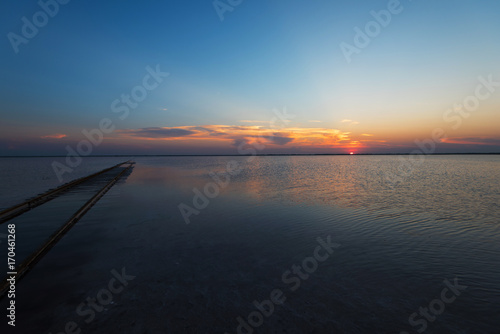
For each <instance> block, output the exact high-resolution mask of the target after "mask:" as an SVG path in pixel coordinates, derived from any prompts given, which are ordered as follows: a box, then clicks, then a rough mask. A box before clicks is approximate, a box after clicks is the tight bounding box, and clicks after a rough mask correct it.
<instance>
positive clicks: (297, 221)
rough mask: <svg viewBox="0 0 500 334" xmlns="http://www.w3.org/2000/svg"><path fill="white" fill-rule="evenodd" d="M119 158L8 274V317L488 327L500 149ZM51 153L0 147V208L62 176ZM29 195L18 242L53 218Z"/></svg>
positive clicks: (239, 325) (287, 329) (103, 163)
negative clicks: (56, 233) (112, 179)
mask: <svg viewBox="0 0 500 334" xmlns="http://www.w3.org/2000/svg"><path fill="white" fill-rule="evenodd" d="M57 159H59V160H58V161H63V158H57ZM128 159H129V158H128V157H127V158H120V157H113V158H109V157H107V158H104V157H103V158H97V157H95V158H85V159H84V160H83V163H82V164H81V166H78V167H76V168H75V169H74V172H73V173H70V174H67V175H66V176H65V181H69V180H71V179H75V178H77V177H81V176H84V175H87V174H90V173H93V172H97V171H98V170H100V169H103V168H106V167H110V166H112V165H114V164H116V163H118V162H121V161H126V160H128ZM132 159H133V160H134V161H136V162H137V164H136V165H135V167H134V170H133V172H132V173H131V174H130V176H128V178H127V179H126V180H122V181H121V182H119V183H118V184H116V185H115V186H114V187H113V188H112V189H111V190H110V191H109V192H108V193H107V194H106V195H105V196H104V197H103V198H102V199H101V200H100V201H99V202H98V203H97V204H96V205H95V206H94V207H93V208H92V209H91V210H90V211H89V212H88V213H87V214H86V215H85V216H84V217H83V218H82V220H81V221H79V222H78V223H77V224H76V225H75V227H74V228H73V229H72V230H71V231H70V232H69V233H68V234H67V235H66V236H65V237H64V238H63V239H62V240H61V241H60V242H59V243H58V244H57V245H56V246H55V247H54V248H53V249H52V250H51V251H50V252H49V253H48V254H47V255H46V256H45V257H44V258H43V260H42V261H41V262H40V263H38V264H37V266H36V267H35V268H34V269H33V270H32V271H31V272H30V273H29V274H28V275H27V276H26V278H24V279H23V280H22V281H21V282H19V283H18V285H17V288H16V308H17V316H16V321H17V322H16V327H18V328H17V329H16V331H17V332H23V333H24V332H26V333H32V332H33V333H34V332H37V333H42V332H43V333H50V332H51V333H54V334H55V333H60V332H65V331H66V332H68V330H67V328H70V331H69V332H71V331H76V330H77V329H81V331H82V333H86V332H88V333H115V332H116V333H118V332H126V333H221V334H222V333H229V334H232V333H253V332H255V333H349V334H355V333H370V334H373V333H395V334H396V333H398V334H399V333H405V332H406V333H422V332H424V331H425V333H492V334H494V333H498V328H500V288H499V286H498V283H499V282H500V266H499V260H500V186H499V184H500V156H499V155H444V156H427V157H423V159H422V161H421V163H419V164H414V165H412V166H413V168H412V169H411V170H409V169H408V168H407V167H405V165H404V162H403V160H404V159H405V158H404V157H398V156H259V157H245V156H234V157H231V156H225V157H136V158H132ZM402 159H403V160H402ZM406 159H407V158H406ZM53 160H54V158H8V159H7V158H2V159H0V168H1V170H2V173H1V176H0V181H1V183H0V184H2V192H1V197H0V208H6V207H8V206H10V205H13V204H16V203H17V202H20V201H22V200H24V199H26V198H28V197H31V196H34V195H36V194H38V193H40V192H42V191H45V190H47V189H49V188H53V187H55V186H58V185H60V182H59V181H58V179H57V177H56V175H55V173H54V172H53V171H52V168H51V163H52V161H53ZM394 175H398V182H391V181H390V180H394ZM72 196H73V197H74V199H73V197H72V198H71V199H66V202H64V201H62V198H61V199H55V200H54V204H53V205H54V206H53V208H52V209H51V210H52V211H54V210H55V211H57V213H58V214H59V215H61V214H62V213H64V214H69V215H70V214H71V212H72V210H73V211H74V208H73V206H75V205H76V206H77V203H80V202H79V201H84V199H85V196H88V195H87V194H84V191H82V192H81V193H79V194H72ZM68 198H69V197H68ZM71 201H73V202H71ZM69 202H71V203H73V204H70V203H69ZM49 203H50V202H49ZM49 203H47V204H49ZM68 203H69V204H68ZM71 205H73V206H71ZM49 209H50V208H49ZM47 210H48V209H46V210H45V211H47ZM66 211H67V212H66ZM42 212H44V211H38V213H37V212H36V209H35V210H33V211H32V212H28V213H26V214H25V215H26V216H25V215H22V216H19V217H17V218H15V219H13V220H12V221H11V222H9V223H15V224H16V238H17V239H18V242H19V243H20V245H23V244H25V245H27V246H26V247H28V245H30V244H34V243H37V244H38V243H39V242H40V241H39V240H41V239H40V234H44V233H45V234H44V235H47V236H48V234H50V233H49V232H50V230H51V229H54V228H56V227H57V226H59V225H60V224H61V223H62V222H61V221H59V220H58V219H59V218H57V219H56V218H54V219H52V218H50V217H52V216H50V215H49V213H42ZM23 224H24V227H23ZM37 224H42V225H44V228H43V229H42V228H40V231H38V230H37ZM6 225H7V224H3V225H0V233H2V234H4V235H5V234H6V233H7V232H6V228H7V226H6ZM34 231H36V233H35V232H34ZM0 237H2V235H0ZM42 239H43V238H42ZM0 241H2V242H1V243H0V247H1V248H2V250H1V252H2V253H0V254H2V255H3V254H4V253H5V251H6V250H5V249H4V248H6V243H5V238H3V239H2V238H0ZM19 247H20V246H19ZM4 274H5V273H2V275H4ZM0 307H1V308H3V309H4V310H5V308H6V307H7V303H6V299H4V300H2V301H1V302H0ZM4 307H5V308H4ZM4 320H5V319H4ZM0 327H1V328H2V333H3V332H5V331H4V330H3V329H5V330H8V329H7V326H6V323H5V321H3V322H2V324H1V325H0Z"/></svg>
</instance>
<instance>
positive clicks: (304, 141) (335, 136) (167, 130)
mask: <svg viewBox="0 0 500 334" xmlns="http://www.w3.org/2000/svg"><path fill="white" fill-rule="evenodd" d="M117 133H118V135H119V138H124V139H131V140H134V139H135V140H137V139H140V140H149V141H178V142H188V141H195V140H196V141H200V140H203V141H212V142H217V141H218V142H221V141H223V142H227V143H229V144H230V145H232V146H238V145H239V144H241V143H242V142H245V143H248V144H253V143H256V144H264V145H270V146H280V147H283V146H286V145H293V146H299V147H300V146H314V147H323V148H329V147H346V148H349V147H362V146H364V145H363V144H362V143H361V142H359V141H356V140H351V138H350V132H343V131H341V130H337V129H328V128H296V127H295V128H292V127H291V128H280V129H273V128H268V127H264V126H235V125H203V126H180V127H150V128H142V129H128V130H118V131H117Z"/></svg>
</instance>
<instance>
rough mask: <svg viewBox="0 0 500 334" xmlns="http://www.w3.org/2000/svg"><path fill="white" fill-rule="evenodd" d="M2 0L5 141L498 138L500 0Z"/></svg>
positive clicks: (424, 145) (274, 145) (426, 149)
mask: <svg viewBox="0 0 500 334" xmlns="http://www.w3.org/2000/svg"><path fill="white" fill-rule="evenodd" d="M59 1H60V2H56V0H41V1H40V2H37V1H4V2H2V3H1V4H0V18H1V19H0V27H1V32H0V33H1V34H2V36H3V37H2V39H1V46H0V59H1V62H0V70H1V73H2V76H1V78H2V80H1V81H0V85H1V87H0V156H22V155H61V156H64V155H66V154H71V152H73V153H74V152H76V153H77V154H79V155H89V154H92V155H100V154H127V155H128V154H130V155H132V154H245V153H248V152H251V150H252V149H253V150H255V151H256V152H257V153H260V154H271V153H280V154H281V153H283V154H286V153H293V154H309V153H320V154H330V153H331V154H349V153H354V154H363V153H410V152H415V150H417V151H418V150H420V151H421V152H423V153H464V152H467V153H491V152H496V153H500V131H499V130H500V43H499V42H498V41H500V3H499V2H498V1H496V0H483V1H472V0H453V1H452V0H441V1H435V0H401V1H397V0H390V1H378V0H338V1H331V0H330V1H326V0H316V1H297V0H287V1H285V0H275V1H262V0H253V1H247V0H243V1H238V0H231V1H229V0H217V1H212V0H204V1H196V0H195V1H153V0H151V1H126V2H124V1H111V0H110V1H105V2H104V1H94V0H87V1H76V0H71V1H68V0H59Z"/></svg>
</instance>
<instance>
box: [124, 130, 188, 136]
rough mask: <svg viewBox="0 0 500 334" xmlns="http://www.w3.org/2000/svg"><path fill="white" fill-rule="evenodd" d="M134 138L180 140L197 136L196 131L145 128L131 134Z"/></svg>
mask: <svg viewBox="0 0 500 334" xmlns="http://www.w3.org/2000/svg"><path fill="white" fill-rule="evenodd" d="M129 133H130V134H131V135H132V136H136V137H143V138H179V137H186V136H190V135H192V134H195V133H196V132H195V131H191V130H185V129H179V128H144V129H139V130H133V131H131V132H129Z"/></svg>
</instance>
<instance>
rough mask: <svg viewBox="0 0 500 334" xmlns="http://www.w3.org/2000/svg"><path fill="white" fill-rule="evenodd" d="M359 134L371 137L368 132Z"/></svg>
mask: <svg viewBox="0 0 500 334" xmlns="http://www.w3.org/2000/svg"><path fill="white" fill-rule="evenodd" d="M361 135H362V136H365V137H373V135H372V134H370V133H362V134H361Z"/></svg>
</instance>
